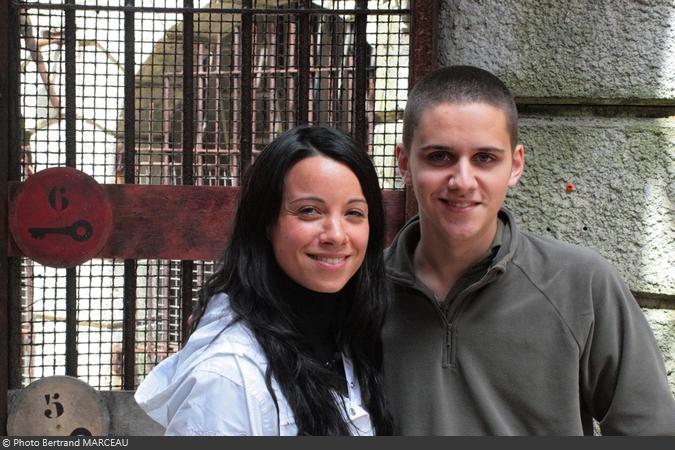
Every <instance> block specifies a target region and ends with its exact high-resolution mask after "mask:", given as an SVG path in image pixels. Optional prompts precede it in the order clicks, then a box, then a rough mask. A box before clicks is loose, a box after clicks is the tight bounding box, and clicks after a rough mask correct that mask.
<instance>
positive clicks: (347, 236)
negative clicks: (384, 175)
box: [269, 156, 369, 293]
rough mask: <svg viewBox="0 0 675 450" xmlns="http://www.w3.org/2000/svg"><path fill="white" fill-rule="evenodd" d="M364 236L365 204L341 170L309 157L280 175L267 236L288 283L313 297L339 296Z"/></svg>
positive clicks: (337, 164) (357, 261) (366, 230)
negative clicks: (277, 198) (278, 193)
mask: <svg viewBox="0 0 675 450" xmlns="http://www.w3.org/2000/svg"><path fill="white" fill-rule="evenodd" d="M368 233H369V224H368V203H367V202H366V199H365V197H364V195H363V191H362V190H361V185H360V183H359V180H358V179H357V178H356V175H354V173H353V172H352V171H351V169H350V168H349V167H348V166H347V165H345V164H343V163H340V162H337V161H335V160H333V159H330V158H327V157H325V156H311V157H309V158H305V159H303V160H301V161H300V162H298V163H296V164H295V165H294V166H293V167H292V168H291V170H290V171H289V172H288V174H286V179H285V182H284V192H283V198H282V201H281V210H280V212H279V218H278V219H277V222H276V223H275V224H274V225H273V226H272V227H271V229H270V233H269V237H270V240H271V242H272V248H273V250H274V256H275V257H276V259H277V262H278V263H279V266H280V267H281V268H282V269H283V271H284V272H286V274H287V275H288V276H289V277H290V278H291V279H292V280H293V281H295V282H296V283H298V284H300V285H301V286H303V287H305V288H307V289H310V290H313V291H316V292H324V293H328V292H337V291H339V290H340V289H342V288H343V287H344V286H345V284H347V282H348V281H349V279H350V278H351V277H352V276H353V275H354V273H356V271H357V270H358V269H359V267H360V266H361V264H362V263H363V258H364V257H365V254H366V248H367V246H368Z"/></svg>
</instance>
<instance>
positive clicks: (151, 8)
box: [12, 0, 411, 389]
mask: <svg viewBox="0 0 675 450" xmlns="http://www.w3.org/2000/svg"><path fill="white" fill-rule="evenodd" d="M12 6H13V8H15V11H16V13H17V15H18V17H19V23H20V27H19V37H20V55H19V56H20V58H19V59H20V60H19V64H20V67H19V71H20V87H19V92H20V108H21V109H20V110H21V115H22V123H23V130H22V132H23V134H22V136H23V139H22V149H21V156H20V162H21V174H22V179H25V178H26V177H27V176H29V175H30V174H32V173H35V172H37V171H40V170H42V169H45V168H48V167H54V166H65V165H70V166H73V167H76V168H77V169H79V170H82V171H83V172H86V173H88V174H90V175H92V176H93V177H94V178H96V179H97V181H98V182H99V183H124V182H126V183H129V182H134V183H137V184H150V185H180V184H194V185H212V186H235V185H238V184H239V182H240V179H241V176H242V172H243V171H244V170H245V168H246V167H248V165H250V164H251V163H252V162H254V160H255V156H256V155H257V154H258V153H259V152H260V151H261V150H262V149H263V148H264V146H265V145H266V144H267V143H269V142H270V141H271V140H272V139H273V138H274V137H275V136H277V135H278V134H279V133H280V132H282V131H284V130H286V129H288V128H290V127H292V126H294V125H297V124H300V123H316V124H325V125H332V126H335V127H338V128H341V129H344V130H346V131H348V132H351V133H353V134H354V135H355V137H356V138H357V140H358V141H359V142H360V143H361V144H362V145H363V147H364V150H366V151H368V152H369V153H370V154H371V155H372V157H373V160H374V162H375V164H376V167H377V170H378V173H379V175H380V180H381V185H382V187H383V188H388V189H401V188H402V186H401V185H400V184H399V183H400V182H399V181H398V180H397V176H396V171H395V158H394V149H395V143H396V142H398V141H400V134H401V126H400V119H401V116H402V111H403V108H404V107H405V96H406V93H407V88H408V82H407V80H408V66H409V63H408V61H409V59H408V58H409V54H410V48H409V47H410V44H409V24H410V17H411V12H410V5H409V4H408V1H403V0H401V1H394V0H379V1H337V0H336V1H328V0H323V1H314V2H310V1H306V0H303V1H289V0H278V1H271V0H269V1H246V0H230V1H225V0H223V1H214V2H210V3H209V2H205V1H197V0H194V1H189V0H185V1H184V2H183V1H176V0H174V1H171V0H169V1H166V2H165V1H161V2H160V1H156V2H153V1H142V0H136V1H135V2H130V1H129V0H127V1H121V0H109V1H104V0H98V1H95V0H88V1H84V0H77V1H76V0H64V1H51V2H22V1H15V2H13V3H12ZM132 97H133V98H132ZM130 99H132V100H133V101H132V102H131V103H129V102H128V101H129V100H130ZM129 105H131V106H129ZM130 174H131V175H130ZM154 207H156V205H148V208H154ZM129 267H132V268H133V269H129ZM213 267H214V262H213V261H195V262H194V263H193V264H190V265H185V264H184V263H183V262H181V261H175V260H138V261H135V263H134V264H133V265H132V266H129V265H128V264H126V263H125V261H121V260H111V259H105V260H104V259H95V260H92V261H89V262H88V263H85V264H83V265H81V266H78V267H77V268H75V269H54V268H49V267H44V266H41V265H40V264H37V263H35V262H32V261H31V260H29V259H25V258H22V259H21V311H22V321H21V342H20V345H21V367H20V368H18V369H17V370H20V377H19V379H20V380H21V384H23V385H26V384H28V383H30V382H32V381H34V380H35V379H37V378H40V377H43V376H48V375H55V374H65V373H68V374H70V375H76V376H78V377H80V378H82V379H83V380H85V381H87V382H88V383H89V384H90V385H92V386H94V387H96V388H99V389H120V388H123V387H129V386H131V387H133V386H135V385H137V384H138V382H139V381H140V380H141V379H142V378H143V377H144V376H145V374H147V372H148V371H149V370H150V369H151V368H152V367H153V366H154V365H156V364H157V363H158V362H159V361H161V360H162V359H163V358H165V357H166V356H167V355H169V354H171V353H173V352H175V351H176V350H178V349H179V348H180V346H181V342H182V339H183V336H184V331H185V330H183V328H182V327H183V324H184V323H185V317H183V316H184V315H185V311H186V309H185V302H186V301H188V302H189V301H190V299H192V300H191V301H195V299H196V297H197V293H198V290H199V287H200V286H201V285H202V283H203V281H204V280H205V279H206V278H207V277H208V276H209V275H210V273H212V271H213ZM186 274H187V276H186ZM128 286H134V288H133V289H132V290H133V294H132V295H131V297H133V305H134V306H133V311H134V317H133V319H134V326H133V327H132V328H125V324H124V321H125V315H124V314H125V311H127V310H126V309H125V308H128V307H129V306H128V303H129V297H130V294H129V293H128V292H127V291H128V289H127V287H128ZM186 291H187V293H186ZM186 299H187V300H186ZM68 305H74V306H68ZM72 315H75V317H76V320H75V321H74V325H72V326H71V325H68V323H69V321H68V320H67V319H68V317H72ZM128 329H132V330H133V333H132V334H133V335H131V336H129V332H128V331H125V330H128ZM69 342H71V343H72V344H69ZM129 342H130V343H131V350H130V348H129V345H128V343H129ZM73 354H74V355H73ZM69 358H71V360H72V361H74V362H73V363H72V364H70V365H69V363H68V361H69ZM130 358H131V359H132V362H131V367H132V370H128V369H126V367H127V366H128V365H129V364H128V362H129V360H130ZM130 380H131V381H130Z"/></svg>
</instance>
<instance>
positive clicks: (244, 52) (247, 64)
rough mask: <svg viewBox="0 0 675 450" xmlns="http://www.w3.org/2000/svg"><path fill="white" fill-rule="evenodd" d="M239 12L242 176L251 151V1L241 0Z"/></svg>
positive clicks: (240, 170)
mask: <svg viewBox="0 0 675 450" xmlns="http://www.w3.org/2000/svg"><path fill="white" fill-rule="evenodd" d="M242 7H243V9H244V11H243V12H242V14H241V33H240V41H239V42H240V44H241V50H240V52H239V53H240V55H241V97H240V104H239V111H240V115H241V116H240V117H241V120H240V122H239V123H240V132H239V136H240V137H239V155H240V157H239V163H240V166H239V167H240V169H239V174H240V176H242V175H243V174H244V173H246V170H247V169H248V167H249V166H250V165H251V155H252V153H253V121H252V118H253V111H252V108H253V74H252V72H251V70H252V67H253V11H252V8H253V1H252V0H243V1H242Z"/></svg>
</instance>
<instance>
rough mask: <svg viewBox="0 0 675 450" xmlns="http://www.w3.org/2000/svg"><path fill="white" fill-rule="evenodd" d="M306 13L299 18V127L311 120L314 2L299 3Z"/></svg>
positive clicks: (308, 0)
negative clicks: (310, 88)
mask: <svg viewBox="0 0 675 450" xmlns="http://www.w3.org/2000/svg"><path fill="white" fill-rule="evenodd" d="M299 6H301V7H302V8H303V9H305V10H306V11H304V12H302V13H300V17H298V33H297V37H298V91H297V92H298V116H297V123H296V124H297V125H301V124H303V123H307V120H308V118H309V75H310V73H309V68H310V67H309V54H310V50H311V49H310V46H311V37H312V33H311V29H310V13H311V7H312V2H311V1H310V0H302V1H300V2H299Z"/></svg>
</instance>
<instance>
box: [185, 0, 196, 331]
mask: <svg viewBox="0 0 675 450" xmlns="http://www.w3.org/2000/svg"><path fill="white" fill-rule="evenodd" d="M193 7H194V2H193V0H185V8H187V10H188V11H189V12H185V13H184V14H183V184H184V185H193V184H194V146H195V123H194V112H195V98H194V97H195V96H194V94H195V91H194V85H195V84H194V76H195V73H197V72H198V70H197V69H198V68H197V69H195V66H194V61H195V59H194V13H193V12H191V9H192V8H193ZM193 268H194V262H193V261H187V260H184V261H181V307H182V312H181V318H182V321H181V331H182V337H183V341H185V340H187V336H188V335H189V332H190V327H189V324H188V319H189V318H190V314H192V270H193Z"/></svg>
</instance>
